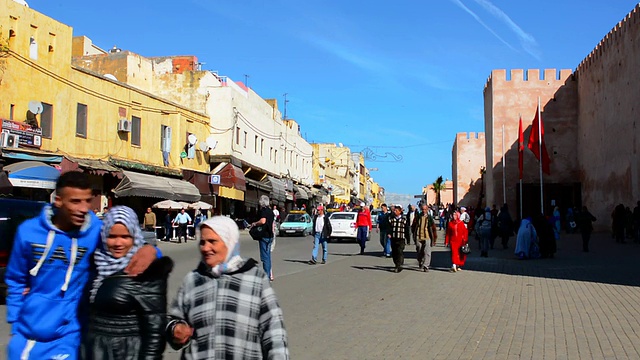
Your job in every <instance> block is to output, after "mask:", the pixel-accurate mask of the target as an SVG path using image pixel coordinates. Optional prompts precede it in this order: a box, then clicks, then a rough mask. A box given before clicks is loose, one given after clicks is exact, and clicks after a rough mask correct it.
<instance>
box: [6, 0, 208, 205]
mask: <svg viewBox="0 0 640 360" xmlns="http://www.w3.org/2000/svg"><path fill="white" fill-rule="evenodd" d="M0 13H2V14H3V16H1V17H0V27H1V31H2V34H0V38H3V39H6V38H8V44H7V48H8V49H7V51H5V52H4V53H3V54H2V55H4V56H2V57H0V61H1V63H0V118H2V119H3V132H5V133H7V134H5V135H3V139H5V138H11V139H18V141H17V142H16V143H15V144H14V143H12V142H11V141H10V143H4V144H3V146H4V148H3V154H5V155H6V154H12V153H15V154H21V155H19V156H18V155H15V156H13V157H9V158H10V159H14V160H15V159H27V160H43V159H45V158H46V157H47V156H49V159H50V160H51V159H54V161H53V163H55V159H56V158H61V159H62V160H61V161H60V162H59V163H58V166H59V167H61V168H62V170H63V171H64V170H66V169H71V168H80V169H85V170H86V171H88V172H90V173H93V174H99V175H101V176H99V178H96V179H95V180H96V181H97V182H100V183H99V184H97V185H96V188H97V189H96V190H101V192H103V193H105V194H106V193H109V191H110V190H111V188H113V185H112V184H107V182H109V181H105V180H104V179H103V176H102V175H104V174H111V175H113V176H114V177H115V178H117V179H118V180H119V179H120V178H124V180H127V179H128V178H129V176H128V175H127V172H124V173H123V172H121V171H120V170H121V169H127V170H130V171H133V172H134V175H132V176H133V177H135V176H136V175H135V174H136V173H147V174H143V175H148V176H155V178H158V177H160V176H163V177H165V178H166V177H168V178H171V177H174V178H179V179H182V177H183V173H184V172H185V171H186V172H189V174H190V175H191V177H192V178H194V177H195V176H196V174H200V182H202V177H204V178H206V174H207V173H209V170H210V166H209V159H208V156H209V155H208V151H206V150H207V149H203V148H200V147H196V146H188V145H189V135H193V136H192V137H191V138H190V139H191V140H192V142H193V140H194V138H195V139H197V141H199V140H204V139H206V138H207V136H209V134H210V131H209V117H208V116H207V115H205V114H203V113H199V112H195V111H192V110H190V109H188V108H186V107H183V106H180V105H178V104H176V103H173V102H170V101H167V100H165V99H162V98H160V97H157V96H154V95H152V94H149V93H146V92H144V91H142V90H139V89H137V88H135V87H132V86H130V85H127V84H123V83H121V82H118V81H116V80H112V79H110V78H109V77H105V76H104V75H106V74H98V73H94V72H91V71H89V70H86V69H82V68H79V67H76V66H73V65H72V64H71V60H72V52H74V51H75V52H81V51H82V50H79V49H78V48H77V46H82V44H81V43H78V42H77V43H76V48H75V49H74V48H73V45H72V44H73V41H72V36H73V30H72V28H71V27H69V26H67V25H65V24H62V23H60V22H58V21H56V20H54V19H51V18H49V17H47V16H45V15H43V14H40V13H38V12H37V11H35V10H33V9H30V8H28V7H25V6H22V5H20V4H18V3H16V2H14V1H13V0H0ZM94 48H95V47H94ZM81 53H82V52H81ZM27 124H29V125H27ZM10 135H11V136H10ZM202 150H205V151H202ZM183 152H184V153H183ZM5 158H7V156H5ZM10 161H13V160H10ZM123 174H124V175H123ZM149 174H155V175H149ZM9 177H11V174H9ZM142 179H145V180H146V181H152V180H149V179H151V178H146V177H142ZM129 180H131V181H130V183H131V184H130V185H131V186H134V185H135V183H136V181H134V179H129ZM136 180H140V179H136ZM156 180H157V179H156ZM172 181H173V180H172ZM175 181H177V183H175V184H173V185H175V186H178V187H179V186H182V185H184V184H183V183H185V182H184V181H181V180H175ZM191 182H192V183H196V185H198V184H197V183H198V181H195V180H193V179H191ZM117 184H118V183H117V182H116V185H117ZM153 184H154V183H152V182H151V183H149V182H147V187H154V186H153ZM156 185H157V184H156ZM186 185H187V186H186V187H185V189H184V190H183V191H182V192H184V193H185V194H183V195H184V196H183V200H185V201H187V200H188V199H189V200H191V199H192V198H195V197H197V198H199V194H198V191H197V189H196V187H195V186H193V185H191V184H186ZM189 185H190V187H189ZM138 186H139V185H138ZM157 186H160V185H157ZM194 189H195V190H196V193H195V194H194ZM198 189H200V193H201V194H203V195H204V194H205V192H206V191H207V189H206V186H202V185H200V186H198ZM133 192H134V193H135V190H134V191H133ZM174 192H179V191H178V190H175V189H174ZM186 193H189V194H186ZM116 194H117V193H116ZM122 194H123V196H126V195H124V193H122ZM147 196H149V195H148V194H147ZM166 197H167V198H169V196H166ZM177 198H180V196H177V197H176V199H177ZM96 205H97V204H96ZM101 205H104V203H103V204H101Z"/></svg>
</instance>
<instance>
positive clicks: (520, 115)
mask: <svg viewBox="0 0 640 360" xmlns="http://www.w3.org/2000/svg"><path fill="white" fill-rule="evenodd" d="M518 117H519V118H520V130H522V114H521V113H519V114H518ZM520 136H521V135H520V134H518V151H523V152H524V148H523V149H522V150H520V146H521V145H522V146H524V142H523V143H522V144H520ZM523 141H524V139H523ZM518 155H519V156H524V154H518ZM518 161H520V159H519V158H518ZM518 166H520V165H519V164H518ZM518 170H519V169H518ZM520 220H522V172H520Z"/></svg>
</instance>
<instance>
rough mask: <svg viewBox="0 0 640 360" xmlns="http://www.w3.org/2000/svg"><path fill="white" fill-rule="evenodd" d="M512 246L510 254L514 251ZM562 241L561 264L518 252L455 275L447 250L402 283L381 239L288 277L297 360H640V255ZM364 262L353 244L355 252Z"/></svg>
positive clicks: (411, 268) (286, 305) (568, 238)
mask: <svg viewBox="0 0 640 360" xmlns="http://www.w3.org/2000/svg"><path fill="white" fill-rule="evenodd" d="M514 241H515V240H514V238H511V244H510V245H511V249H513V247H514V245H515V244H514ZM580 241H581V240H580V238H579V235H564V234H563V237H562V239H561V240H560V241H559V244H558V248H559V249H558V253H557V254H556V257H555V258H554V259H539V260H517V259H515V257H514V256H513V250H493V251H490V253H489V256H490V257H489V258H480V257H479V251H478V247H477V243H474V246H473V247H472V248H473V250H474V251H473V253H472V254H471V256H470V257H469V258H468V260H467V264H466V266H465V267H464V269H463V271H460V272H457V273H449V272H448V267H449V266H450V256H449V254H450V253H449V252H448V251H447V249H446V248H444V247H443V246H442V244H439V245H440V246H439V247H437V250H436V251H435V252H434V254H433V255H434V258H433V262H432V265H433V266H434V269H432V270H431V271H430V272H428V273H423V272H420V271H418V269H417V262H416V260H415V250H414V247H413V246H409V247H407V249H406V253H407V259H406V261H405V264H406V266H407V268H406V269H405V270H404V271H403V272H401V273H399V274H395V273H393V272H391V270H392V266H393V264H392V261H391V259H385V258H381V257H380V254H381V253H380V252H379V250H380V249H379V245H378V244H377V241H371V242H370V243H369V248H368V249H367V250H370V251H368V252H367V253H366V254H365V255H352V254H333V255H332V256H343V257H344V261H337V262H334V263H331V264H329V265H323V266H317V267H316V268H314V271H306V272H299V273H295V274H291V275H286V276H283V277H282V278H281V279H278V280H277V281H276V283H275V288H276V291H277V294H278V297H279V299H280V303H281V305H282V307H283V309H284V314H285V322H286V326H287V329H288V331H289V334H290V344H291V345H290V347H291V354H292V358H295V359H640V345H638V344H640V324H639V323H638V320H640V314H639V309H640V287H639V286H640V276H639V275H640V271H639V270H638V266H637V264H638V263H639V260H640V258H639V256H638V255H639V254H640V245H638V244H622V245H617V244H615V243H614V241H613V240H612V239H610V238H608V236H606V235H604V234H603V235H597V234H596V235H594V237H593V239H592V246H591V252H590V253H583V252H582V251H581V243H580ZM353 250H354V252H355V250H356V249H355V245H354V249H353Z"/></svg>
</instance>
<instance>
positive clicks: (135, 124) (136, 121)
mask: <svg viewBox="0 0 640 360" xmlns="http://www.w3.org/2000/svg"><path fill="white" fill-rule="evenodd" d="M140 122H141V121H140V118H139V117H137V116H132V117H131V145H136V146H140Z"/></svg>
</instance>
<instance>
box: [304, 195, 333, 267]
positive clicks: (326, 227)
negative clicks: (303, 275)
mask: <svg viewBox="0 0 640 360" xmlns="http://www.w3.org/2000/svg"><path fill="white" fill-rule="evenodd" d="M331 230H332V229H331V222H330V221H329V217H328V216H326V215H325V214H324V207H323V206H322V205H319V206H318V214H316V216H314V217H313V232H312V234H313V251H311V260H309V265H315V264H316V263H317V260H318V250H319V249H318V248H319V245H320V243H322V263H323V264H326V263H327V254H328V252H329V250H328V249H327V240H328V239H329V236H331Z"/></svg>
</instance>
